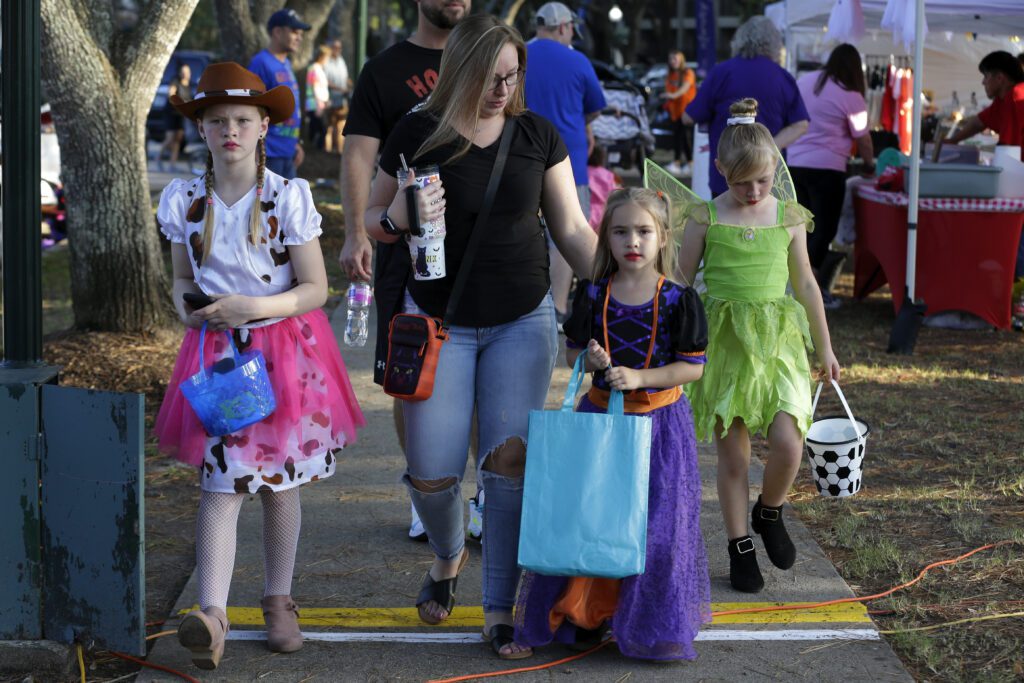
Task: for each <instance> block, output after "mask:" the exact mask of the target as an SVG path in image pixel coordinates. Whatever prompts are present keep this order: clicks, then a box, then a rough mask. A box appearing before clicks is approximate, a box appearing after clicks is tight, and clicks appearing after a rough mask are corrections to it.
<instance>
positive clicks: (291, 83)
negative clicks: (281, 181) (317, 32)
mask: <svg viewBox="0 0 1024 683" xmlns="http://www.w3.org/2000/svg"><path fill="white" fill-rule="evenodd" d="M309 29H310V25H309V24H307V23H305V22H304V21H302V19H301V18H300V17H299V15H298V13H297V12H296V11H295V10H293V9H282V10H278V11H276V12H274V13H273V14H272V15H270V19H269V20H268V21H267V33H269V34H270V45H269V46H267V48H266V49H264V50H261V51H260V52H258V53H257V54H256V55H255V56H254V57H253V58H252V61H250V62H249V71H252V72H253V73H254V74H256V75H257V76H259V77H260V79H261V80H262V81H263V83H264V85H266V87H267V90H270V89H271V88H274V87H277V86H279V85H286V86H288V87H289V88H290V89H291V91H292V94H293V95H294V96H295V111H294V112H292V115H291V116H290V117H289V118H288V119H287V120H286V121H282V122H281V123H277V124H274V125H273V126H271V127H270V130H269V131H268V132H267V138H266V145H267V168H269V169H270V170H271V171H273V172H274V173H277V174H278V175H280V176H282V177H284V178H288V179H291V178H294V177H295V169H297V168H298V167H299V166H300V165H301V164H302V158H303V152H302V144H301V142H300V140H299V133H300V128H301V125H302V119H301V118H300V116H301V112H300V111H299V84H298V82H297V81H296V80H295V74H294V73H293V72H292V63H291V59H290V58H289V57H290V56H291V55H292V54H294V53H295V52H296V51H297V50H298V49H299V46H300V45H302V36H303V34H304V33H305V32H306V31H308V30H309Z"/></svg>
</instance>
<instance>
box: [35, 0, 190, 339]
mask: <svg viewBox="0 0 1024 683" xmlns="http://www.w3.org/2000/svg"><path fill="white" fill-rule="evenodd" d="M198 1H199V0H159V1H155V2H151V3H149V5H148V6H147V7H146V8H145V9H144V11H142V12H140V16H139V21H138V23H137V24H136V25H135V26H134V27H133V28H131V29H129V30H121V29H119V28H117V27H116V24H115V18H114V16H113V13H112V11H111V7H112V5H111V4H110V3H93V2H88V1H87V0H41V17H42V55H41V57H42V60H41V61H42V72H43V73H42V75H43V84H44V86H45V90H46V92H47V93H48V94H49V97H50V106H51V111H52V113H53V117H54V121H55V124H56V130H57V139H58V141H59V143H60V148H61V164H62V169H61V177H62V180H63V183H64V189H65V193H66V197H67V201H68V230H69V237H68V239H69V247H70V253H71V298H72V308H73V311H74V315H75V326H76V327H78V328H83V329H95V330H105V331H114V332H153V331H155V330H156V329H158V328H160V327H163V326H166V325H168V324H169V323H170V322H171V321H172V320H173V319H174V312H173V307H172V305H171V302H170V299H169V296H168V292H169V291H170V286H169V282H168V277H167V274H166V270H165V266H164V261H163V259H162V257H161V253H160V242H159V239H160V238H159V235H158V232H157V231H156V229H155V226H154V219H153V208H152V200H151V198H150V192H149V181H148V175H147V169H146V149H145V121H146V114H147V113H148V111H149V108H150V105H151V103H152V101H153V95H154V93H155V92H156V88H157V86H158V85H159V84H160V78H161V76H162V75H163V70H164V66H165V65H166V63H167V61H168V59H169V57H170V55H171V52H172V51H173V50H174V47H175V45H176V44H177V42H178V38H179V37H180V36H181V34H182V32H183V31H184V30H185V26H186V24H187V23H188V20H189V17H190V16H191V15H192V11H193V10H194V9H195V6H196V4H197V3H198Z"/></svg>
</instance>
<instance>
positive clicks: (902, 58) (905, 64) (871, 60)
mask: <svg viewBox="0 0 1024 683" xmlns="http://www.w3.org/2000/svg"><path fill="white" fill-rule="evenodd" d="M861 61H862V62H863V64H864V67H865V68H869V67H875V66H886V65H888V66H895V67H896V68H898V69H911V68H913V66H914V58H913V57H911V56H910V55H893V54H888V55H861Z"/></svg>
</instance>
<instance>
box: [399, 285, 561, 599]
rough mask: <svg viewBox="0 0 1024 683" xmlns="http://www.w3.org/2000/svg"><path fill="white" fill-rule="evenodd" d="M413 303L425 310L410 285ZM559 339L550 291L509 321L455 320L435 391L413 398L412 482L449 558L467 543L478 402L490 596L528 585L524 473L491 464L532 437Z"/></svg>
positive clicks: (409, 424)
mask: <svg viewBox="0 0 1024 683" xmlns="http://www.w3.org/2000/svg"><path fill="white" fill-rule="evenodd" d="M405 311H406V312H407V313H422V311H420V309H419V308H418V307H417V306H416V304H415V303H414V302H413V301H412V299H411V298H410V297H409V295H408V294H406V297H405ZM557 346H558V333H557V330H556V327H555V307H554V304H553V303H552V302H551V294H550V293H549V294H548V295H547V296H545V297H544V299H543V301H541V303H540V305H539V306H537V308H536V309H534V310H533V311H531V312H530V313H527V314H526V315H524V316H522V317H520V318H518V319H516V320H513V321H512V322H509V323H505V324H503V325H495V326H494V327H460V326H452V327H451V328H450V329H449V338H448V341H447V342H446V343H445V344H444V346H442V347H441V356H440V359H439V361H438V365H437V376H436V377H435V379H434V393H433V395H431V397H430V398H429V399H427V400H426V401H419V402H407V403H406V404H405V406H404V414H405V434H406V437H405V438H406V449H405V457H406V462H407V466H408V468H407V470H406V475H405V477H404V479H405V482H406V485H407V486H408V487H409V495H410V497H411V498H412V502H413V505H415V506H416V512H417V513H419V516H420V519H421V520H422V521H423V527H424V528H425V529H426V530H427V536H428V538H429V539H430V547H431V549H433V551H434V553H435V554H436V555H437V556H438V557H440V558H443V559H453V558H455V557H458V556H459V554H460V553H461V552H462V548H463V546H464V545H465V533H464V525H463V505H462V492H461V486H460V484H461V482H462V477H463V474H464V473H465V469H466V451H467V450H468V449H469V435H470V424H471V422H472V419H473V406H474V404H475V405H476V414H477V420H478V423H479V432H480V447H479V449H478V452H477V462H476V467H477V477H478V478H479V480H480V481H482V482H483V489H484V494H485V497H486V501H487V503H486V505H485V506H484V533H483V606H484V611H485V612H503V611H511V610H512V606H513V604H514V602H515V596H516V589H517V587H518V585H519V575H520V572H519V565H518V561H517V560H518V554H519V518H520V513H521V511H522V506H523V478H522V477H521V476H520V477H505V476H501V475H498V474H495V473H493V472H489V471H488V470H486V469H483V465H484V463H485V462H486V459H487V457H488V456H489V455H490V454H491V453H492V452H494V451H496V450H497V449H498V447H499V446H501V445H502V444H504V443H505V442H506V441H509V440H510V439H515V438H518V439H520V440H522V442H523V443H524V444H525V443H526V433H527V427H528V424H529V417H530V411H531V410H540V409H542V408H543V407H544V399H545V397H546V396H547V393H548V385H549V384H550V383H551V371H552V369H553V368H554V362H555V354H556V350H557ZM410 477H411V478H414V479H417V480H426V481H435V480H443V479H448V478H454V479H455V480H456V484H455V485H454V486H451V487H449V488H446V489H442V490H440V491H436V492H432V493H425V492H423V491H419V490H417V489H416V488H415V487H413V486H412V485H411V483H410V481H409V479H410Z"/></svg>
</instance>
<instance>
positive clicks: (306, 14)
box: [214, 0, 334, 71]
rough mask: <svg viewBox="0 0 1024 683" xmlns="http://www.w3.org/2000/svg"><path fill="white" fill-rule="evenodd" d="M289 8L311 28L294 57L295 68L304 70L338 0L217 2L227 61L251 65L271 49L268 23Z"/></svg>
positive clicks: (242, 0) (215, 1)
mask: <svg viewBox="0 0 1024 683" xmlns="http://www.w3.org/2000/svg"><path fill="white" fill-rule="evenodd" d="M285 6H287V7H289V8H290V9H294V10H295V11H296V12H298V14H299V16H300V17H302V21H304V22H306V23H307V24H309V25H310V29H309V30H308V31H306V37H305V40H303V41H302V45H301V47H299V51H298V52H296V53H295V54H294V55H292V56H291V60H292V68H293V69H294V70H296V71H299V70H301V69H304V68H305V66H306V65H307V64H308V63H309V61H310V57H311V56H312V54H313V48H314V47H315V46H314V44H313V43H314V41H315V40H316V36H317V35H319V33H320V29H321V27H323V25H324V24H325V23H326V22H327V17H328V15H330V13H331V8H332V7H333V6H334V0H291V1H290V2H287V3H285V2H281V0H214V10H215V13H216V16H217V26H218V27H219V30H220V41H221V45H222V46H223V48H224V59H227V60H230V61H233V62H238V63H239V64H241V65H242V66H246V65H248V64H249V61H250V60H251V59H252V56H253V55H254V54H256V53H257V52H259V51H260V50H262V49H263V48H265V47H266V46H267V43H268V40H269V37H268V35H267V20H268V19H270V15H271V14H273V13H274V12H276V11H277V10H279V9H281V8H282V7H285Z"/></svg>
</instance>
